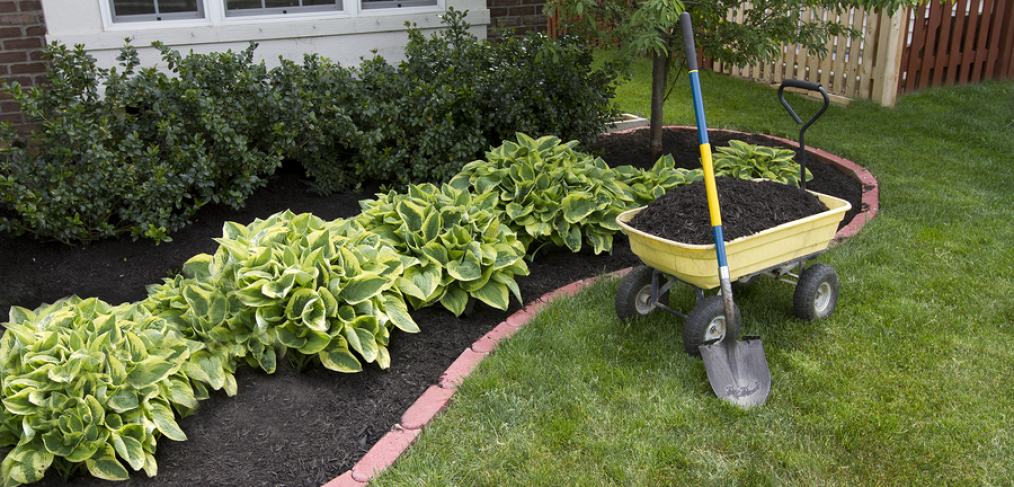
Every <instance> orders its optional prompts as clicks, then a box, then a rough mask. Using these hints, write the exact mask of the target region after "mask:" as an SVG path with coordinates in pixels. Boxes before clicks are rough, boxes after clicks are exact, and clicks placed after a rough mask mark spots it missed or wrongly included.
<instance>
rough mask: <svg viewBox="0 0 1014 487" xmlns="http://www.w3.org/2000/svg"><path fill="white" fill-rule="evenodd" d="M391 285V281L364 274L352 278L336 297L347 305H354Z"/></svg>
mask: <svg viewBox="0 0 1014 487" xmlns="http://www.w3.org/2000/svg"><path fill="white" fill-rule="evenodd" d="M392 283H393V280H392V279H388V278H385V277H380V276H377V275H374V274H365V275H359V276H355V277H353V278H352V279H351V280H350V281H349V282H348V284H346V285H345V288H344V289H342V291H341V294H340V295H339V296H338V297H339V298H340V299H343V300H344V301H345V302H347V303H349V304H356V303H361V302H363V301H366V300H367V299H370V298H372V297H374V296H376V295H377V294H380V292H381V291H383V290H384V289H387V288H388V287H390V286H391V284H392Z"/></svg>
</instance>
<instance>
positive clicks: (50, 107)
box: [0, 10, 616, 243]
mask: <svg viewBox="0 0 1014 487" xmlns="http://www.w3.org/2000/svg"><path fill="white" fill-rule="evenodd" d="M464 17H465V13H464V12H457V11H454V10H450V11H448V12H447V14H446V15H445V16H444V18H443V21H444V23H445V25H446V28H445V29H444V30H442V31H440V32H439V33H436V34H434V35H432V36H431V37H429V38H427V37H425V36H423V34H422V33H421V32H420V31H419V30H418V29H416V28H415V27H414V26H410V29H409V33H408V36H409V40H408V45H407V47H406V51H405V55H406V59H405V60H404V61H402V62H401V63H399V64H397V65H392V64H389V63H388V62H387V61H386V60H384V59H383V58H381V57H379V56H377V57H374V58H373V59H369V60H364V61H363V62H362V64H361V65H360V66H358V67H342V66H339V65H337V64H335V63H333V62H331V61H329V60H327V59H325V58H321V57H320V56H317V55H314V54H310V55H306V56H305V57H304V59H303V62H302V63H296V62H294V61H291V60H285V59H283V60H281V65H280V66H278V67H277V68H273V69H270V70H269V69H267V68H266V67H265V65H264V63H254V62H253V57H254V50H255V48H256V44H251V46H250V47H249V48H248V49H246V50H244V51H242V52H235V53H234V52H232V51H228V52H225V53H213V54H207V55H203V54H194V53H191V54H189V55H186V56H183V55H181V54H180V53H178V52H177V51H174V50H172V49H170V48H168V47H167V46H164V45H162V44H160V43H154V44H153V45H154V46H155V47H156V48H157V49H159V50H160V52H161V54H162V60H163V62H164V64H165V65H167V66H168V69H169V70H170V71H171V73H170V74H166V73H164V72H161V71H159V70H157V69H155V68H154V67H147V68H141V67H139V59H138V54H137V51H136V50H135V48H134V47H132V46H130V45H129V44H127V45H126V46H125V47H124V48H123V49H122V51H121V55H120V57H119V58H118V59H119V60H120V65H119V67H118V68H113V69H104V68H100V67H98V66H97V65H96V63H95V60H94V59H93V58H92V57H91V56H89V55H88V54H87V53H86V52H85V50H84V47H83V46H76V47H75V48H73V49H70V48H67V47H66V46H63V45H60V44H56V43H54V44H52V45H51V46H49V47H48V49H47V51H46V53H45V56H46V58H47V59H48V60H49V61H50V63H49V69H48V71H47V73H46V77H47V79H48V80H49V86H48V87H47V88H45V89H41V88H33V89H32V90H31V91H23V90H22V89H21V87H20V86H18V85H17V84H16V83H14V84H10V85H8V84H4V85H3V88H4V90H5V91H7V92H9V93H10V94H11V95H12V96H13V97H14V99H15V100H16V101H17V102H19V103H20V104H21V106H22V110H23V112H24V113H25V114H26V115H28V117H29V118H31V119H32V120H33V121H34V122H35V123H36V130H35V131H34V133H33V134H32V135H31V138H30V140H28V141H27V143H25V141H23V140H20V139H18V136H19V135H18V133H17V132H16V131H14V130H13V128H12V127H10V126H3V127H0V230H5V231H8V232H11V233H12V234H15V235H21V234H34V235H35V236H36V237H42V238H53V239H57V240H60V241H63V242H66V243H77V242H83V243H86V242H89V241H93V240H96V239H101V238H107V237H112V236H115V235H119V234H130V235H132V236H133V237H135V238H137V237H147V238H152V239H155V240H156V241H168V240H170V233H171V232H173V231H175V230H178V229H179V228H182V227H183V226H185V225H186V224H187V223H189V220H190V218H191V217H192V216H193V215H194V213H195V212H196V211H197V210H198V209H199V208H200V207H202V206H203V205H206V204H209V203H219V204H223V203H224V204H229V205H232V206H235V207H241V206H242V205H243V204H244V202H245V200H246V198H247V197H249V196H250V195H251V194H252V193H253V192H254V191H255V190H256V189H257V188H258V187H260V186H261V185H263V184H264V179H263V178H264V177H265V176H266V175H270V174H271V173H273V172H274V170H275V169H277V168H278V167H279V165H280V164H281V162H282V161H283V160H284V159H286V158H288V159H292V160H296V161H298V162H300V163H301V164H302V165H303V167H304V168H305V169H306V172H307V174H308V175H309V176H311V177H312V178H313V179H314V180H315V181H316V183H317V185H318V188H319V189H320V190H321V192H323V193H325V194H326V193H329V192H334V191H340V190H347V189H353V188H356V187H357V186H359V185H361V184H363V183H366V182H368V181H378V182H383V183H390V184H397V185H400V186H404V185H407V184H415V183H422V182H431V183H439V182H442V181H446V180H447V179H449V178H450V177H451V176H453V175H454V174H456V173H457V172H458V170H459V169H460V168H461V167H462V166H463V165H464V164H465V163H467V162H469V161H472V160H474V159H477V158H480V157H481V156H482V154H483V151H484V150H485V149H486V148H488V147H490V146H491V145H493V144H497V143H499V142H500V141H501V140H505V139H509V138H510V137H512V136H513V134H514V133H515V132H519V131H520V132H528V133H539V134H554V135H557V136H559V137H561V138H563V139H565V140H578V141H580V142H582V143H590V142H593V141H594V139H595V137H596V136H597V135H598V133H600V132H601V131H602V128H603V127H604V125H605V123H606V122H607V121H608V120H609V119H610V117H611V116H612V115H613V113H612V112H611V107H610V103H609V101H610V99H611V97H612V96H613V93H614V91H613V85H612V82H613V80H614V79H615V77H616V73H615V71H613V70H612V68H611V67H610V66H605V67H603V68H599V69H595V68H593V67H592V61H593V59H592V54H591V52H590V51H589V50H588V49H587V48H586V47H584V46H583V45H582V44H581V43H579V42H577V41H576V40H573V39H568V38H565V39H562V40H559V41H557V40H552V39H549V38H546V37H544V36H538V35H532V36H527V37H511V38H507V39H506V40H504V41H502V42H499V43H496V44H489V43H485V42H482V41H480V40H478V39H477V38H475V37H474V36H473V35H471V34H469V33H468V27H469V26H468V24H467V23H466V22H465V21H464Z"/></svg>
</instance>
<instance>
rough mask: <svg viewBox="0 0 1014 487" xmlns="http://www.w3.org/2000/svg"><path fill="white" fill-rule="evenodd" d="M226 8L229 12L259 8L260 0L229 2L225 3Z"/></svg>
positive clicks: (235, 0)
mask: <svg viewBox="0 0 1014 487" xmlns="http://www.w3.org/2000/svg"><path fill="white" fill-rule="evenodd" d="M226 8H228V9H229V10H239V9H244V8H261V0H229V1H228V2H227V3H226Z"/></svg>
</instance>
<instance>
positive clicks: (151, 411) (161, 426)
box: [145, 401, 187, 441]
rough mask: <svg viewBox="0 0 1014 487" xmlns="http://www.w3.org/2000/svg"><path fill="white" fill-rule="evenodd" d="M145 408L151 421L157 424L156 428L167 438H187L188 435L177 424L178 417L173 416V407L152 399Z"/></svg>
mask: <svg viewBox="0 0 1014 487" xmlns="http://www.w3.org/2000/svg"><path fill="white" fill-rule="evenodd" d="M145 410H146V412H147V414H148V415H149V419H151V422H152V423H154V424H155V428H156V429H158V431H159V432H160V433H162V434H163V435H165V437H166V438H169V439H170V440H173V441H186V440H187V435H186V434H185V433H184V432H183V430H181V429H180V426H179V425H178V424H176V418H175V417H174V416H173V412H172V409H169V406H167V405H166V404H164V403H162V402H160V401H150V402H148V404H147V405H146V406H145Z"/></svg>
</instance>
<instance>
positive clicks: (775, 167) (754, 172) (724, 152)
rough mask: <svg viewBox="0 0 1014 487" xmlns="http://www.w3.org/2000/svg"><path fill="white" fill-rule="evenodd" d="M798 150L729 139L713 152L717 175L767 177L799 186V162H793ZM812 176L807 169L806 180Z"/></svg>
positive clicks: (743, 177)
mask: <svg viewBox="0 0 1014 487" xmlns="http://www.w3.org/2000/svg"><path fill="white" fill-rule="evenodd" d="M795 155H796V153H795V151H791V150H788V149H776V148H774V147H764V146H758V145H752V144H747V143H746V142H741V141H738V140H730V141H729V146H728V147H719V148H718V152H716V153H715V154H714V167H715V176H728V177H733V178H739V179H757V178H764V179H770V180H772V181H778V182H780V183H784V184H788V185H790V186H799V164H797V163H796V162H795V161H793V157H795ZM811 179H813V174H810V170H809V169H807V170H806V180H807V181H809V180H811Z"/></svg>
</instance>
